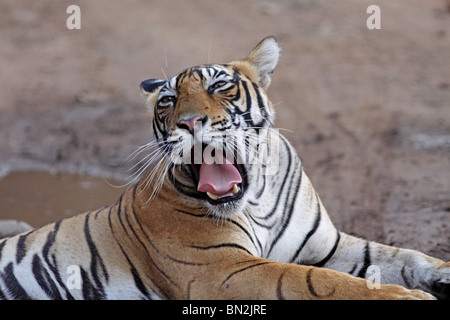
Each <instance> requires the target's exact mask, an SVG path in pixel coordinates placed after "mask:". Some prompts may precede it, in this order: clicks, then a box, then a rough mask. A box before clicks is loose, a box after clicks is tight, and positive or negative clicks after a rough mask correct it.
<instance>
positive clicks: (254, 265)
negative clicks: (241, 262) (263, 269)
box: [222, 261, 273, 285]
mask: <svg viewBox="0 0 450 320" xmlns="http://www.w3.org/2000/svg"><path fill="white" fill-rule="evenodd" d="M269 263H273V262H272V261H264V262H260V263H255V264H253V265H251V266H247V267H244V268H241V269H238V270H236V271H234V272H232V273H230V274H229V275H228V277H226V278H225V280H223V281H222V285H224V284H225V282H227V281H228V280H230V279H231V277H233V276H234V275H236V274H238V273H240V272H243V271H245V270H248V269H251V268H254V267H258V266H262V265H265V264H269Z"/></svg>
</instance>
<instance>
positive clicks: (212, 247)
mask: <svg viewBox="0 0 450 320" xmlns="http://www.w3.org/2000/svg"><path fill="white" fill-rule="evenodd" d="M191 248H195V249H199V250H211V249H221V248H236V249H240V250H244V251H245V252H247V253H248V254H251V253H250V251H248V250H247V249H246V248H244V247H243V246H241V245H239V244H236V243H221V244H217V245H214V246H206V247H201V246H191Z"/></svg>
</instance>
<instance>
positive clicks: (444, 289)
mask: <svg viewBox="0 0 450 320" xmlns="http://www.w3.org/2000/svg"><path fill="white" fill-rule="evenodd" d="M430 291H431V293H432V294H433V295H434V296H435V297H436V298H438V299H440V300H449V299H450V262H447V263H443V264H442V265H440V266H439V267H438V268H436V271H435V273H434V275H433V279H432V282H431V285H430Z"/></svg>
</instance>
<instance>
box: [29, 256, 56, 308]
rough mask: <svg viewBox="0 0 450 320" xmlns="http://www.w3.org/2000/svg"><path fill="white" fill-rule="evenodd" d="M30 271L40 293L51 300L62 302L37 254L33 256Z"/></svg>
mask: <svg viewBox="0 0 450 320" xmlns="http://www.w3.org/2000/svg"><path fill="white" fill-rule="evenodd" d="M31 270H32V272H33V276H34V278H35V279H36V281H37V283H38V285H39V286H40V287H41V289H42V291H44V293H45V294H46V295H47V297H49V298H50V299H52V300H62V297H61V294H60V293H59V290H58V288H57V287H56V285H55V283H54V282H53V280H52V277H51V276H50V274H49V273H48V271H47V270H46V268H45V266H44V265H43V263H42V261H41V258H39V256H38V255H37V254H35V255H34V256H33V261H32V263H31Z"/></svg>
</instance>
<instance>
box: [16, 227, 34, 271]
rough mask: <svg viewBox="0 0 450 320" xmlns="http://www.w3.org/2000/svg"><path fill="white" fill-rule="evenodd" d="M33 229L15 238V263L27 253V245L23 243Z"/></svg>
mask: <svg viewBox="0 0 450 320" xmlns="http://www.w3.org/2000/svg"><path fill="white" fill-rule="evenodd" d="M33 232H34V230H32V231H30V232H28V233H26V234H24V235H21V236H19V239H18V240H17V245H16V263H20V262H21V261H22V259H23V258H24V257H25V255H26V253H27V246H26V244H25V241H26V240H27V238H28V236H29V235H30V234H32V233H33Z"/></svg>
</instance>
